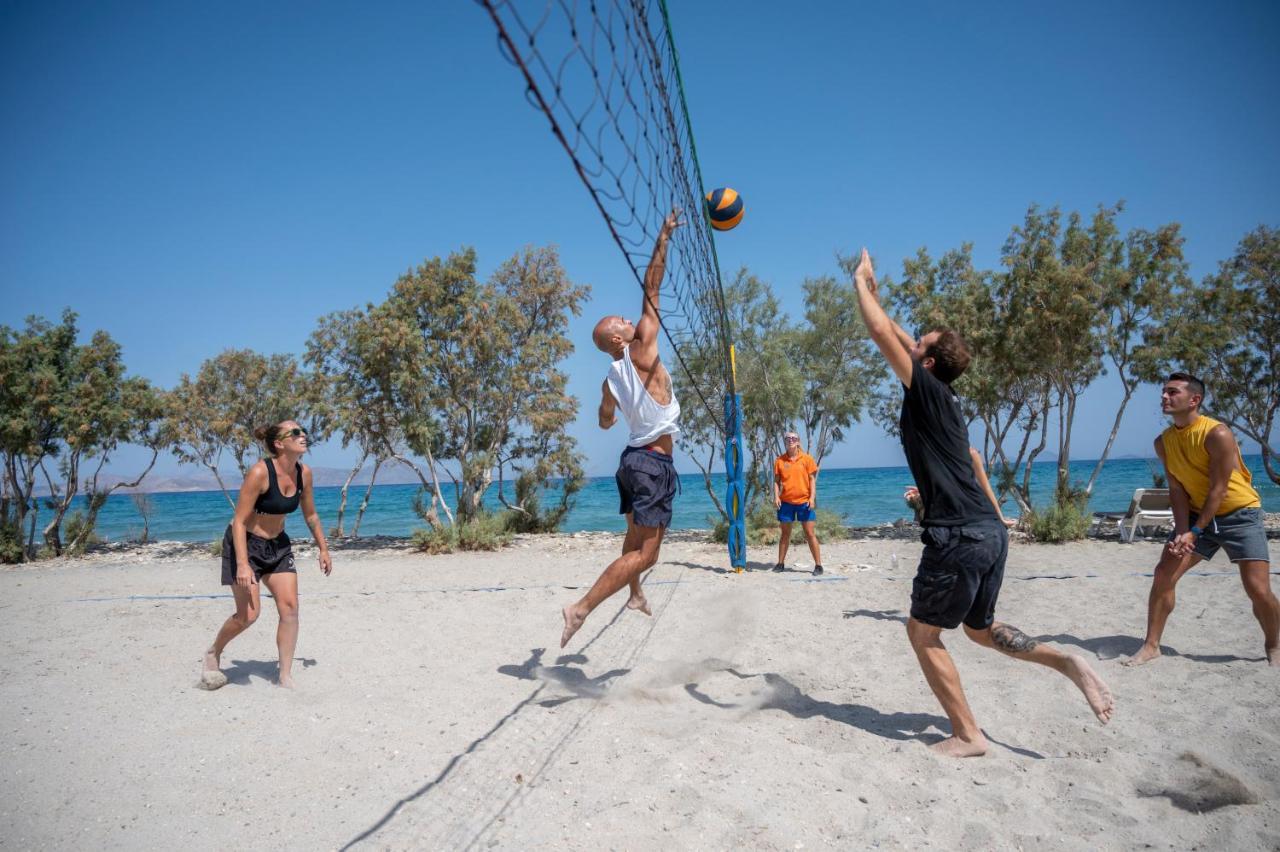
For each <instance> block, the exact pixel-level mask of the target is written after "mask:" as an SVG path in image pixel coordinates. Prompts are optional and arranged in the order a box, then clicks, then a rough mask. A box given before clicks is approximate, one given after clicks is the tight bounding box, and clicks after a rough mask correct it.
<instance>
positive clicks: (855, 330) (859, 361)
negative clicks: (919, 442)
mask: <svg viewBox="0 0 1280 852" xmlns="http://www.w3.org/2000/svg"><path fill="white" fill-rule="evenodd" d="M840 263H841V266H843V267H845V268H846V269H848V271H849V274H850V275H852V270H853V267H851V266H849V265H848V264H849V261H848V259H847V258H842V259H841V261H840ZM802 289H803V290H804V323H803V324H801V325H800V326H799V327H797V328H796V329H795V330H794V332H793V334H792V335H791V336H790V338H789V341H790V342H791V344H792V350H791V361H792V363H794V364H795V365H796V367H797V368H798V370H799V373H800V377H801V381H802V382H803V390H802V391H801V396H800V411H799V418H798V419H799V421H800V422H801V423H802V424H803V425H804V431H805V446H806V447H807V448H808V451H809V453H810V454H811V455H812V456H813V458H814V460H815V461H817V462H818V464H822V460H823V459H824V458H826V457H827V454H828V453H830V452H831V450H832V449H833V448H834V447H835V445H836V444H837V443H839V442H840V441H843V440H844V436H845V430H847V429H848V428H849V427H850V426H852V425H853V424H854V423H858V422H860V421H861V420H862V418H863V415H864V414H865V413H866V412H867V409H868V407H869V406H870V405H871V404H872V403H873V401H874V399H875V389H876V387H877V386H879V385H880V384H882V383H883V382H884V381H885V380H886V378H887V371H886V369H885V366H884V359H883V358H881V357H880V353H879V351H878V350H876V348H875V346H874V345H873V344H872V343H871V341H870V339H869V338H868V336H867V329H866V326H864V325H863V323H862V314H861V313H860V312H859V311H858V299H857V294H856V293H855V292H854V290H853V288H852V287H849V286H848V285H847V284H844V283H843V282H840V281H837V279H836V278H835V277H833V276H822V277H819V278H809V279H806V280H805V282H804V284H803V285H802ZM782 449H785V448H782Z"/></svg>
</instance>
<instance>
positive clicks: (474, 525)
mask: <svg viewBox="0 0 1280 852" xmlns="http://www.w3.org/2000/svg"><path fill="white" fill-rule="evenodd" d="M455 529H456V533H455V537H456V540H457V543H458V549H459V550H498V549H500V548H503V547H506V546H507V545H508V544H510V543H511V536H512V532H511V530H509V529H508V528H507V517H506V514H505V513H503V514H489V513H485V514H482V515H478V516H477V517H476V518H475V519H474V520H470V521H467V522H466V523H462V524H458V525H457V527H456V528H455Z"/></svg>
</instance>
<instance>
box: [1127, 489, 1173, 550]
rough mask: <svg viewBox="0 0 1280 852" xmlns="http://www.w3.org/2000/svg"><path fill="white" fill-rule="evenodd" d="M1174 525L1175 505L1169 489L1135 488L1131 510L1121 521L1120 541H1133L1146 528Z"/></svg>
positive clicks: (1130, 504) (1130, 502)
mask: <svg viewBox="0 0 1280 852" xmlns="http://www.w3.org/2000/svg"><path fill="white" fill-rule="evenodd" d="M1172 524H1173V505H1172V504H1171V503H1170V502H1169V489H1168V488H1135V489H1134V491H1133V499H1132V500H1130V501H1129V510H1128V511H1127V512H1125V513H1124V517H1123V518H1121V519H1120V540H1121V541H1125V542H1131V541H1133V539H1134V537H1135V536H1137V534H1138V529H1139V528H1140V527H1144V526H1162V525H1172Z"/></svg>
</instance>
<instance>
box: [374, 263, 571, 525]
mask: <svg viewBox="0 0 1280 852" xmlns="http://www.w3.org/2000/svg"><path fill="white" fill-rule="evenodd" d="M475 267H476V256H475V252H474V250H472V249H465V250H463V251H460V252H455V253H454V254H451V255H450V256H449V257H448V258H447V259H445V260H441V259H440V258H433V259H431V260H428V261H426V262H425V263H423V264H422V265H420V266H419V267H418V268H417V269H415V270H412V271H410V272H408V273H406V274H405V275H402V276H401V277H400V279H399V280H398V281H397V282H396V284H395V286H394V288H393V289H392V292H391V295H390V297H389V298H388V300H387V302H386V303H385V306H386V309H387V311H388V313H389V314H390V315H391V318H392V320H393V321H392V322H391V323H390V326H391V328H394V329H395V340H396V346H395V347H394V349H393V352H394V356H395V358H396V361H397V364H398V368H397V369H396V371H395V372H394V374H393V375H392V382H393V384H394V385H395V386H396V391H395V394H396V396H397V398H398V399H401V400H404V401H406V402H407V403H408V404H407V405H405V406H402V407H401V409H400V410H401V412H402V414H407V415H408V417H409V420H408V422H407V423H406V424H405V428H404V432H405V435H406V439H407V441H408V444H409V446H410V447H411V448H412V449H413V450H414V451H415V452H418V453H419V454H423V450H429V451H434V453H435V454H436V455H438V456H439V457H440V458H443V459H447V460H451V461H453V462H454V463H455V464H456V466H457V471H458V472H457V473H456V474H454V473H453V472H452V470H449V469H448V468H446V470H448V471H449V475H450V476H451V477H452V478H453V479H454V485H455V488H456V489H457V494H458V503H457V515H458V519H459V521H461V522H469V521H472V520H474V519H475V518H477V517H478V516H479V514H480V512H481V500H482V499H483V496H484V492H485V490H486V489H487V488H488V486H489V485H490V484H491V483H492V482H493V479H494V475H495V472H496V471H497V470H498V469H499V468H501V467H503V466H504V465H514V466H515V467H516V468H518V469H519V470H520V471H521V472H528V473H529V475H530V476H532V477H534V478H535V479H537V478H545V476H548V475H551V474H552V473H553V472H556V471H557V470H558V471H559V472H560V473H561V474H562V475H563V476H564V477H566V478H567V479H568V480H570V481H572V480H574V479H576V478H580V476H581V472H580V469H579V461H578V455H577V453H576V451H575V450H574V449H573V444H572V441H571V440H570V439H569V438H568V436H567V435H565V429H566V427H567V426H568V424H569V423H570V422H572V420H573V418H574V416H575V415H576V413H577V405H578V403H577V400H576V399H574V398H573V397H572V396H570V395H569V394H568V393H566V385H567V382H568V376H567V375H566V374H565V373H564V372H563V371H562V370H561V369H560V368H559V363H560V361H562V360H563V359H564V358H565V357H566V356H567V355H568V354H569V353H570V352H571V351H572V350H573V344H572V343H570V342H569V339H568V337H567V336H566V332H567V331H568V323H569V316H570V315H574V316H577V315H580V314H581V312H582V308H581V303H582V300H583V299H584V298H586V296H587V294H588V292H589V288H587V287H583V286H578V285H575V284H574V283H573V282H572V281H570V280H569V278H568V275H567V274H566V273H565V271H564V269H563V267H562V266H561V265H560V258H559V255H558V254H557V252H556V250H555V249H554V248H550V247H548V248H526V249H525V250H523V251H521V252H519V253H517V254H516V255H515V256H514V257H512V258H510V259H509V260H507V261H506V262H505V263H503V264H502V265H501V266H500V267H499V268H498V269H497V270H496V271H495V272H494V274H493V275H492V276H491V278H490V279H489V280H488V281H486V282H481V281H479V280H478V279H477V278H476V269H475ZM548 459H552V460H553V462H552V463H551V464H548V463H547V460H548ZM573 490H576V489H572V488H565V489H563V495H564V496H563V498H562V500H563V501H565V502H564V503H563V505H564V506H565V507H566V510H567V505H568V503H567V501H568V500H569V499H571V497H572V492H573ZM524 493H525V494H526V495H528V494H532V493H536V489H533V490H529V489H528V488H527V487H526V490H525V491H524ZM512 509H513V510H514V511H517V512H519V511H522V510H524V507H522V506H521V505H520V504H519V502H518V500H517V503H516V504H512Z"/></svg>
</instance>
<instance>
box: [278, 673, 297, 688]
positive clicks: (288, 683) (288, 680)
mask: <svg viewBox="0 0 1280 852" xmlns="http://www.w3.org/2000/svg"><path fill="white" fill-rule="evenodd" d="M276 686H283V687H284V688H285V689H293V675H292V674H284V673H282V674H281V675H280V677H279V678H278V679H277V680H276Z"/></svg>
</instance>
